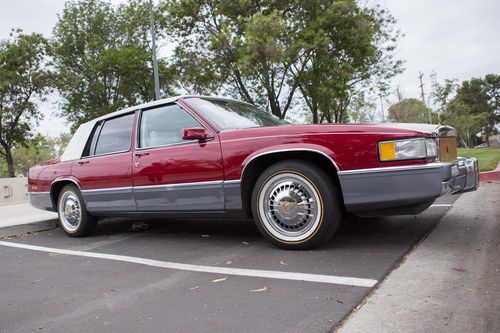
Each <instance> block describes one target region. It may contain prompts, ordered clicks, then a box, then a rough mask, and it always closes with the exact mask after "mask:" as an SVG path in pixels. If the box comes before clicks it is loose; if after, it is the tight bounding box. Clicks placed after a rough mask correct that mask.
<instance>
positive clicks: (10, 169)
mask: <svg viewBox="0 0 500 333" xmlns="http://www.w3.org/2000/svg"><path fill="white" fill-rule="evenodd" d="M4 150H5V160H6V161H7V170H8V173H9V177H15V176H16V170H15V169H14V159H13V158H12V151H11V150H10V147H4Z"/></svg>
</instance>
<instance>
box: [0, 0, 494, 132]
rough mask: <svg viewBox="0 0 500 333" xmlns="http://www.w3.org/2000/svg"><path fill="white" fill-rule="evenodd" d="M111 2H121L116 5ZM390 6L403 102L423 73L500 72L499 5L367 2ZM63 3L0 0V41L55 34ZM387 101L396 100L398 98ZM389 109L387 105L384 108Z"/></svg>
mask: <svg viewBox="0 0 500 333" xmlns="http://www.w3.org/2000/svg"><path fill="white" fill-rule="evenodd" d="M112 2H113V3H117V2H121V1H120V0H113V1H112ZM369 2H372V3H380V4H381V5H383V6H385V7H387V8H388V9H389V11H390V12H391V13H392V14H393V15H394V16H395V17H396V19H397V20H398V24H397V26H398V28H399V29H400V30H401V31H402V33H403V34H404V35H405V36H404V37H403V38H402V39H401V40H400V46H399V49H398V51H397V55H398V57H399V58H400V59H403V60H406V64H405V68H406V70H405V72H404V73H402V74H400V75H398V76H397V77H395V78H394V79H393V84H392V86H393V88H394V90H395V88H396V87H397V86H399V87H400V90H401V92H402V94H403V97H417V98H418V97H419V96H420V92H419V88H418V73H419V71H422V72H423V73H424V89H426V91H427V92H429V88H430V74H431V73H432V72H436V73H437V77H438V79H440V80H442V79H445V78H450V79H451V78H456V79H459V80H466V79H470V78H471V77H480V76H484V75H485V74H488V73H497V74H498V73H500V19H499V17H500V1H498V0H475V1H470V0H419V1H414V0H369ZM63 6H64V0H18V1H11V0H0V39H3V38H6V37H8V35H9V32H10V28H12V27H19V28H22V29H24V31H25V32H40V33H43V34H44V35H46V36H50V35H51V31H52V27H53V26H54V24H55V22H56V21H57V13H60V12H61V11H62V9H63ZM389 99H390V100H391V102H392V101H394V100H395V93H393V94H392V95H391V96H390V97H389ZM385 107H387V105H386V106H385ZM56 108H57V106H55V105H52V104H50V103H46V104H45V105H43V110H44V112H45V113H46V117H45V120H44V121H43V122H42V123H41V124H40V127H39V131H40V132H41V133H42V134H44V135H52V136H56V135H58V134H59V133H61V132H63V131H67V125H66V124H64V121H63V120H62V119H59V118H57V117H56V116H55V115H54V113H55V111H56Z"/></svg>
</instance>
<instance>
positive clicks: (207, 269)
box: [0, 241, 378, 287]
mask: <svg viewBox="0 0 500 333" xmlns="http://www.w3.org/2000/svg"><path fill="white" fill-rule="evenodd" d="M0 245H1V246H8V247H14V248H19V249H25V250H32V251H41V252H49V253H58V254H66V255H71V256H78V257H88V258H97V259H106V260H114V261H121V262H128V263H134V264H140V265H146V266H153V267H162V268H168V269H177V270H182V271H191V272H204V273H213V274H224V275H237V276H251V277H261V278H268V279H279V280H294V281H307V282H319V283H329V284H340V285H347V286H355V287H373V286H374V285H375V284H377V282H378V281H377V280H373V279H361V278H353V277H347V276H335V275H322V274H308V273H294V272H284V271H268V270H258V269H245V268H229V267H214V266H201V265H192V264H182V263H176V262H168V261H159V260H152V259H145V258H138V257H129V256H122V255H116V254H105V253H97V252H87V251H74V250H65V249H57V248H52V247H45V246H36V245H27V244H19V243H14V242H4V241H0Z"/></svg>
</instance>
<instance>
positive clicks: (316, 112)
mask: <svg viewBox="0 0 500 333" xmlns="http://www.w3.org/2000/svg"><path fill="white" fill-rule="evenodd" d="M311 111H312V114H313V124H317V123H318V121H319V119H318V118H319V117H318V108H314V109H313V110H311Z"/></svg>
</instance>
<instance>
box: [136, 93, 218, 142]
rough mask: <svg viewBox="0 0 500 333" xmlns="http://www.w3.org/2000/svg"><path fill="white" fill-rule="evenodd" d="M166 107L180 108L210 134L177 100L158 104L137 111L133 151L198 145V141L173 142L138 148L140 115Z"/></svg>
mask: <svg viewBox="0 0 500 333" xmlns="http://www.w3.org/2000/svg"><path fill="white" fill-rule="evenodd" d="M168 105H177V106H178V107H180V108H181V110H182V111H184V112H185V113H187V115H188V116H189V117H191V118H193V120H194V121H195V122H197V123H198V124H199V126H200V127H203V128H204V129H205V130H207V131H209V132H210V133H211V134H213V133H212V131H210V130H209V129H207V128H206V126H204V125H203V124H202V123H201V122H200V121H199V120H198V119H196V117H194V116H193V115H192V114H191V112H190V111H189V110H186V108H184V107H183V106H182V105H181V104H180V103H178V102H177V100H175V101H170V102H168V103H165V104H159V105H155V106H153V107H150V108H144V109H140V110H139V115H138V118H137V122H136V123H137V127H136V131H135V132H136V133H135V145H134V146H135V150H136V151H143V150H148V149H154V148H167V147H172V146H179V145H185V144H189V143H199V142H200V141H199V140H183V141H179V142H175V143H170V144H166V145H160V146H151V147H139V138H140V135H141V121H142V114H143V113H144V112H145V111H149V110H154V109H156V108H160V107H163V106H168ZM214 138H215V135H214ZM212 140H213V138H212V139H210V140H206V141H203V142H204V143H207V142H208V141H212Z"/></svg>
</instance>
